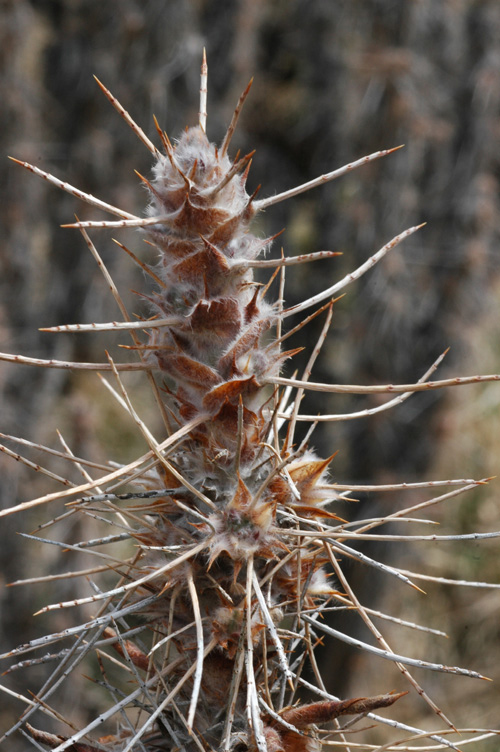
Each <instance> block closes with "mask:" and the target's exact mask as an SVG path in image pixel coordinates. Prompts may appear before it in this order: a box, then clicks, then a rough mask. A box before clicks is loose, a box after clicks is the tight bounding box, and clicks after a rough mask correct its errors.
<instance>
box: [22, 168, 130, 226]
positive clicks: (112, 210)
mask: <svg viewBox="0 0 500 752" xmlns="http://www.w3.org/2000/svg"><path fill="white" fill-rule="evenodd" d="M9 159H11V160H12V161H13V162H15V163H16V164H18V165H21V167H24V168H26V170H29V171H30V172H33V173H34V174H35V175H38V176H39V177H41V178H43V179H44V180H47V182H49V183H52V185H55V186H56V187H57V188H60V189H61V190H63V191H66V193H70V194H71V195H72V196H76V198H79V199H81V200H82V201H85V202H86V203H87V204H90V205H91V206H95V207H97V208H98V209H102V210H103V211H106V212H109V214H115V215H116V216H117V217H123V218H124V219H128V220H138V219H139V217H136V216H135V214H130V213H129V212H126V211H123V209H118V207H116V206H112V205H111V204H107V203H106V202H105V201H101V200H100V199H98V198H96V197H95V196H92V195H91V194H90V193H84V192H83V191H80V190H79V189H78V188H75V187H74V186H72V185H70V184H69V183H65V182H64V180H59V178H56V177H54V175H51V174H50V173H48V172H44V170H40V168H39V167H35V166H34V165H32V164H29V162H22V161H21V160H19V159H14V157H9Z"/></svg>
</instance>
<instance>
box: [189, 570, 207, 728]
mask: <svg viewBox="0 0 500 752" xmlns="http://www.w3.org/2000/svg"><path fill="white" fill-rule="evenodd" d="M187 580H188V587H189V594H190V596H191V603H192V605H193V613H194V619H195V622H196V671H195V672H194V682H193V690H192V692H191V702H190V704H189V713H188V718H187V725H188V730H189V731H192V728H193V723H194V716H195V714H196V706H197V705H198V696H199V694H200V687H201V680H202V677H203V651H204V644H203V624H202V621H201V613H200V603H199V601H198V593H197V592H196V586H195V584H194V579H193V572H192V569H191V568H189V570H188V576H187Z"/></svg>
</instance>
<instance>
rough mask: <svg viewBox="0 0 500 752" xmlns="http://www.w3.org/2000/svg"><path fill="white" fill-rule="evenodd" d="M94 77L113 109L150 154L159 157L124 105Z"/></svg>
mask: <svg viewBox="0 0 500 752" xmlns="http://www.w3.org/2000/svg"><path fill="white" fill-rule="evenodd" d="M94 78H95V80H96V81H97V83H98V84H99V86H100V88H101V91H102V92H104V94H105V95H106V97H107V98H108V99H109V101H110V102H111V104H112V105H113V107H114V108H115V110H116V111H117V112H118V113H119V114H120V115H121V116H122V118H123V119H124V120H125V122H126V123H127V125H129V126H130V128H131V129H132V130H133V131H134V133H135V134H136V136H138V137H139V138H140V140H141V141H142V143H143V144H144V146H145V147H146V148H147V149H148V150H149V151H150V152H151V154H153V156H155V157H156V158H159V157H160V156H161V155H160V152H159V151H158V149H157V148H156V146H155V145H154V144H153V142H152V141H150V140H149V138H148V137H147V136H146V134H145V133H144V131H143V130H142V128H140V127H139V126H138V125H137V123H136V122H135V121H134V120H132V118H131V117H130V115H129V114H128V112H127V110H126V109H125V108H124V107H122V105H121V104H120V102H119V101H118V100H117V99H116V97H114V96H113V95H112V94H111V92H110V91H109V90H108V89H107V88H106V87H105V86H104V84H103V83H101V81H99V79H98V78H97V76H94Z"/></svg>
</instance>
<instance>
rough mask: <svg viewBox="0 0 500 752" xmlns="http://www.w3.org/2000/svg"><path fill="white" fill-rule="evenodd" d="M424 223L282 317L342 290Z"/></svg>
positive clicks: (302, 309)
mask: <svg viewBox="0 0 500 752" xmlns="http://www.w3.org/2000/svg"><path fill="white" fill-rule="evenodd" d="M425 224H426V222H423V223H422V224H421V225H416V226H415V227H410V228H408V230H405V231H404V232H402V233H400V234H399V235H396V237H395V238H393V239H392V240H390V241H389V242H388V243H386V244H385V245H384V246H383V247H382V248H381V249H380V250H379V251H377V253H375V254H374V255H373V256H370V258H369V259H368V260H367V261H365V263H364V264H361V266H359V267H358V268H357V269H355V271H353V272H351V273H350V274H347V275H346V276H345V277H344V278H343V279H341V280H340V282H336V283H335V284H334V285H332V286H331V287H329V288H328V289H326V290H323V292H320V293H318V294H317V295H313V297H312V298H308V299H307V300H304V301H303V302H302V303H299V304H297V305H296V306H292V308H288V309H287V310H286V311H283V314H282V316H283V318H287V317H288V316H293V315H294V314H295V313H301V311H305V310H306V308H310V307H311V306H313V305H316V304H317V303H321V301H322V300H326V299H327V298H330V297H332V296H333V295H335V294H336V293H337V292H338V291H339V290H342V289H343V288H344V287H347V285H350V284H351V282H354V281H355V280H357V279H359V278H360V277H362V276H363V274H365V272H367V271H368V270H369V269H371V268H372V266H375V264H376V263H378V262H379V261H381V259H383V258H384V256H385V255H386V253H388V252H389V251H390V250H392V249H393V248H395V247H396V246H397V245H399V243H401V241H402V240H405V239H406V238H408V237H409V236H410V235H413V233H414V232H417V230H420V228H421V227H424V226H425Z"/></svg>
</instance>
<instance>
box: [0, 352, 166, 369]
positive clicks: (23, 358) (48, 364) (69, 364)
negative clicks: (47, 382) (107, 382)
mask: <svg viewBox="0 0 500 752" xmlns="http://www.w3.org/2000/svg"><path fill="white" fill-rule="evenodd" d="M0 360H4V361H6V362H7V363H19V364H21V365H23V366H37V367H38V368H62V369H63V370H67V371H72V370H75V371H111V370H112V368H111V366H110V364H109V363H77V362H75V361H71V360H54V359H52V358H51V359H49V360H43V359H42V358H29V357H28V356H27V355H13V354H11V353H0ZM115 368H116V370H117V371H151V370H152V369H153V366H152V365H148V364H147V363H116V364H115Z"/></svg>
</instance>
